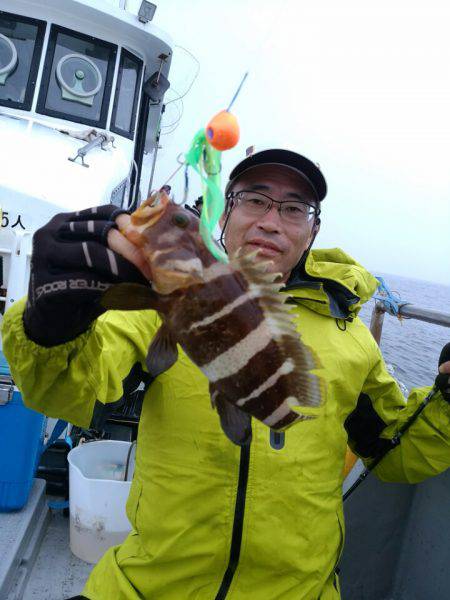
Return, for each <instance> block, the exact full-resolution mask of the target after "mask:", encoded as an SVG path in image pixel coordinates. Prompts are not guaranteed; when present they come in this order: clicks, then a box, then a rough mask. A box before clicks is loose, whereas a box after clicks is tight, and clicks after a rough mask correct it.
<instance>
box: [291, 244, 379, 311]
mask: <svg viewBox="0 0 450 600" xmlns="http://www.w3.org/2000/svg"><path fill="white" fill-rule="evenodd" d="M377 287H378V281H377V280H376V279H375V277H374V276H373V275H371V274H370V273H369V271H367V270H366V269H365V268H364V267H363V266H362V265H360V264H359V263H357V262H356V260H354V259H353V258H352V257H351V256H349V255H348V254H347V253H346V252H344V251H343V250H341V249H340V248H330V249H319V250H311V251H310V252H309V253H308V255H307V257H306V261H304V262H300V263H299V264H298V265H297V266H296V267H295V268H294V270H293V271H292V273H291V276H290V278H289V280H288V282H287V284H286V287H285V289H284V291H285V292H289V295H290V296H291V301H292V302H294V303H296V304H304V305H305V306H307V307H308V308H310V309H311V310H314V311H315V312H319V313H321V314H324V315H328V316H330V317H333V318H337V319H348V318H353V317H355V316H356V315H357V314H358V312H359V310H360V308H361V306H362V305H363V304H364V303H365V302H367V301H368V300H369V299H370V298H371V297H372V295H373V294H374V292H375V290H376V289H377Z"/></svg>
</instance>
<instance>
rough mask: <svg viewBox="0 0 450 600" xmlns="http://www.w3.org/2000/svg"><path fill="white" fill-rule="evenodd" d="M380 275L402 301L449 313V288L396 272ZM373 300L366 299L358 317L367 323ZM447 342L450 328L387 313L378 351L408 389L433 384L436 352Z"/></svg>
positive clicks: (437, 354) (435, 370) (436, 361)
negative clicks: (402, 275) (400, 318)
mask: <svg viewBox="0 0 450 600" xmlns="http://www.w3.org/2000/svg"><path fill="white" fill-rule="evenodd" d="M375 274H376V275H381V276H382V277H383V278H384V280H385V282H386V283H387V285H388V286H389V288H390V289H391V290H392V291H397V292H398V293H399V294H400V297H401V300H402V301H403V302H409V303H410V304H414V305H416V306H420V307H422V308H431V309H435V310H439V311H442V312H446V313H450V287H449V286H447V285H442V284H439V283H433V282H429V281H422V280H418V279H412V278H407V277H400V276H399V275H389V274H383V273H375ZM373 307H374V301H373V300H370V301H369V302H367V303H366V304H365V305H364V306H363V308H362V310H361V312H360V317H361V318H362V320H363V321H364V322H365V323H366V324H367V325H369V323H370V317H371V314H372V310H373ZM448 342H450V329H449V328H448V327H443V326H441V325H433V324H432V323H425V322H423V321H417V320H416V319H402V320H399V319H397V318H396V317H392V316H390V315H388V314H386V315H385V317H384V324H383V333H382V336H381V345H380V347H381V351H382V352H383V356H384V358H385V360H386V362H387V363H388V364H389V365H391V366H392V368H393V370H394V375H395V377H396V379H398V380H399V381H401V382H402V383H403V384H404V385H405V386H406V388H407V389H409V390H410V389H412V388H414V387H420V386H424V385H432V384H433V382H434V379H435V378H436V375H437V372H438V371H437V369H438V359H439V354H440V352H441V350H442V348H443V346H444V345H445V344H447V343H448Z"/></svg>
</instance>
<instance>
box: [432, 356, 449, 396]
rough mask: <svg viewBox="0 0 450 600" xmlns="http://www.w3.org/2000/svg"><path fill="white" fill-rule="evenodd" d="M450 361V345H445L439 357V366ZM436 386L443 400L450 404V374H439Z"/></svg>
mask: <svg viewBox="0 0 450 600" xmlns="http://www.w3.org/2000/svg"><path fill="white" fill-rule="evenodd" d="M448 360H450V344H445V346H444V347H443V348H442V351H441V354H440V356H439V366H441V365H442V364H444V363H445V362H447V361H448ZM435 386H436V387H437V388H438V390H440V392H441V394H442V396H443V398H444V399H445V400H447V402H450V373H439V375H438V376H437V377H436V381H435Z"/></svg>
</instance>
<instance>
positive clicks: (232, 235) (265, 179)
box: [221, 165, 316, 281]
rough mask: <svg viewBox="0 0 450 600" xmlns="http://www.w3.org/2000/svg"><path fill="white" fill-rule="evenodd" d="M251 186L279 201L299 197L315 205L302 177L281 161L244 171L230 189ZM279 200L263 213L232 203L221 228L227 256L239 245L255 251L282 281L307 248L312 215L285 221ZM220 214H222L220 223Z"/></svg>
mask: <svg viewBox="0 0 450 600" xmlns="http://www.w3.org/2000/svg"><path fill="white" fill-rule="evenodd" d="M240 190H254V191H258V192H262V193H263V194H266V195H267V196H270V197H271V198H273V199H274V200H278V201H280V202H287V201H289V202H292V200H302V201H304V202H307V203H309V204H311V205H313V206H314V205H315V204H316V201H315V196H314V192H313V190H312V189H311V186H310V184H309V183H308V182H307V181H306V180H305V179H303V177H302V176H301V175H300V174H299V173H296V172H295V171H293V170H292V169H289V168H288V167H284V166H282V165H259V166H257V167H254V168H253V169H251V170H250V171H248V172H247V173H244V174H243V175H242V176H241V177H240V178H239V179H238V180H237V181H236V182H235V184H234V185H233V188H232V189H231V190H230V191H232V192H239V191H240ZM279 208H280V205H279V204H276V203H274V204H273V206H272V208H271V209H270V211H269V212H268V213H266V214H264V215H257V216H255V215H249V214H247V213H246V212H245V211H244V210H243V209H242V208H241V207H240V206H239V205H237V206H235V207H234V208H233V209H232V211H231V215H230V218H229V220H228V223H227V227H226V231H225V246H226V248H227V251H228V253H229V254H230V256H233V255H234V254H235V253H236V252H237V251H238V249H239V248H242V250H243V251H244V253H249V252H252V251H255V250H257V251H258V255H257V256H258V257H259V258H260V259H261V260H270V261H272V265H271V266H270V268H269V269H268V270H269V271H270V272H273V273H282V277H283V281H286V280H287V279H288V278H289V275H290V272H291V270H292V269H293V268H294V267H295V265H296V264H297V262H298V261H299V259H300V257H301V255H302V254H303V252H304V251H305V250H306V249H307V248H308V246H309V244H310V242H311V239H312V236H313V229H314V218H312V219H311V220H310V221H306V220H305V222H303V223H300V224H299V223H295V224H293V223H291V222H287V221H286V220H284V219H283V217H282V216H281V215H280V213H279V211H278V209H279ZM223 223H224V218H222V223H221V224H222V226H223Z"/></svg>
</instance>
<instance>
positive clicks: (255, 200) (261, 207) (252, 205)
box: [227, 190, 320, 225]
mask: <svg viewBox="0 0 450 600" xmlns="http://www.w3.org/2000/svg"><path fill="white" fill-rule="evenodd" d="M227 198H228V200H233V202H234V205H235V206H238V207H239V208H240V210H242V212H243V213H245V214H246V215H249V216H255V217H259V216H263V215H265V214H267V213H268V212H270V210H271V209H272V206H273V205H274V203H275V204H278V214H279V215H280V217H281V219H282V220H283V221H285V222H286V223H291V224H292V225H303V224H305V223H309V222H310V221H311V220H312V219H313V218H314V217H317V216H319V214H320V209H319V208H317V207H316V206H313V205H312V204H308V203H307V202H303V201H301V200H286V201H284V202H281V201H280V200H274V199H273V198H271V197H270V196H266V194H262V193H261V192H254V191H251V190H240V191H239V192H231V193H230V194H228V196H227Z"/></svg>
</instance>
